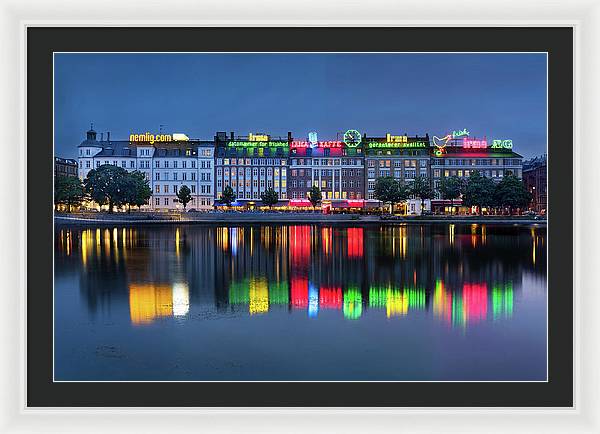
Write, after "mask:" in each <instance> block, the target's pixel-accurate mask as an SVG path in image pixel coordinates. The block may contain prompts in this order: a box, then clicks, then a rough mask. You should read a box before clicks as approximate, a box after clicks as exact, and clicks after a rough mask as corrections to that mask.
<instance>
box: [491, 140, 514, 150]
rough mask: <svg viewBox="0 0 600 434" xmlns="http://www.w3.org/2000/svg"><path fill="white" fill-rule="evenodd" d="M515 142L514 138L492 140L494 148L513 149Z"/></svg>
mask: <svg viewBox="0 0 600 434" xmlns="http://www.w3.org/2000/svg"><path fill="white" fill-rule="evenodd" d="M512 147H513V143H512V140H496V139H494V140H492V146H490V148H492V149H512Z"/></svg>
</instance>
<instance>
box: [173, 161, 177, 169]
mask: <svg viewBox="0 0 600 434" xmlns="http://www.w3.org/2000/svg"><path fill="white" fill-rule="evenodd" d="M173 168H174V169H177V160H175V161H173Z"/></svg>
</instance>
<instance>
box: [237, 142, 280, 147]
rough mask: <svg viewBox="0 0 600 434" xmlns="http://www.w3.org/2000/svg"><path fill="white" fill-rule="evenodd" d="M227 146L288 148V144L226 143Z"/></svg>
mask: <svg viewBox="0 0 600 434" xmlns="http://www.w3.org/2000/svg"><path fill="white" fill-rule="evenodd" d="M227 145H228V146H229V147H232V148H256V147H267V148H277V147H282V146H288V142H262V141H261V142H228V143H227Z"/></svg>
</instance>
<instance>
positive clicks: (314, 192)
mask: <svg viewBox="0 0 600 434" xmlns="http://www.w3.org/2000/svg"><path fill="white" fill-rule="evenodd" d="M308 200H309V201H310V204H311V205H312V207H313V211H314V210H315V207H316V206H317V205H318V204H320V203H321V201H322V200H323V195H322V194H321V190H319V187H317V186H316V185H313V186H312V187H311V188H310V190H308Z"/></svg>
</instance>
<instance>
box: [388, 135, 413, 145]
mask: <svg viewBox="0 0 600 434" xmlns="http://www.w3.org/2000/svg"><path fill="white" fill-rule="evenodd" d="M385 141H386V142H389V143H406V142H408V136H392V135H391V134H390V133H387V134H386V135H385Z"/></svg>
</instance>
